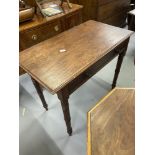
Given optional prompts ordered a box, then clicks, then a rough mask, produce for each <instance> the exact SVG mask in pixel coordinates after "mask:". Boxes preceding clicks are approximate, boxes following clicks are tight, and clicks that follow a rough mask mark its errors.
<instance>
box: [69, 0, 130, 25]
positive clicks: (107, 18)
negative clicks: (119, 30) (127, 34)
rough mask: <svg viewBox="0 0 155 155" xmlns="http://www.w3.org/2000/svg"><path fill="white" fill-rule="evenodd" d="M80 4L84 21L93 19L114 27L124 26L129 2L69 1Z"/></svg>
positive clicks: (106, 0) (119, 0) (125, 0)
mask: <svg viewBox="0 0 155 155" xmlns="http://www.w3.org/2000/svg"><path fill="white" fill-rule="evenodd" d="M70 1H71V2H73V3H77V4H81V5H83V6H84V8H83V19H84V21H86V20H89V19H93V20H97V21H100V22H104V23H107V24H110V25H114V26H120V27H123V26H124V25H125V24H126V17H127V12H128V11H129V8H130V0H70Z"/></svg>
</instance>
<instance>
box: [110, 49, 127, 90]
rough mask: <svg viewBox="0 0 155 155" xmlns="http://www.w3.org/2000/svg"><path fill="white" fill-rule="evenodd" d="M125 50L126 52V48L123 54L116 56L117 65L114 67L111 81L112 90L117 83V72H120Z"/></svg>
mask: <svg viewBox="0 0 155 155" xmlns="http://www.w3.org/2000/svg"><path fill="white" fill-rule="evenodd" d="M126 50H127V47H126V48H125V50H123V52H121V53H120V54H119V56H118V60H117V65H116V69H115V75H114V79H113V83H112V89H113V88H114V87H116V83H117V79H118V75H119V72H120V69H121V65H122V62H123V58H124V56H125V54H126Z"/></svg>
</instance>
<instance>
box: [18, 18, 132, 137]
mask: <svg viewBox="0 0 155 155" xmlns="http://www.w3.org/2000/svg"><path fill="white" fill-rule="evenodd" d="M132 33H133V32H132V31H129V30H125V29H121V28H117V27H114V26H110V25H107V24H103V23H100V22H96V21H92V20H90V21H87V22H85V23H82V24H80V25H79V26H75V27H73V28H71V29H70V30H67V31H65V32H63V33H61V34H59V35H57V36H54V37H52V38H50V39H48V40H45V41H43V42H41V43H39V44H36V45H34V46H32V47H30V48H28V49H26V50H24V51H22V52H20V67H22V68H23V69H24V70H25V71H26V72H27V73H28V74H29V75H30V76H31V77H32V81H33V83H34V86H35V87H36V90H37V92H38V94H39V96H40V98H41V100H42V103H43V106H44V108H45V109H46V110H48V107H47V104H46V101H45V99H44V96H43V91H42V89H41V88H42V87H44V88H46V89H47V90H49V91H50V92H51V93H52V94H55V93H56V94H57V96H58V98H59V99H60V101H61V106H62V110H63V114H64V119H65V122H66V126H67V132H68V134H69V135H71V134H72V127H71V118H70V111H69V103H68V99H69V96H70V95H71V94H72V93H73V92H74V91H75V90H76V89H77V88H79V87H80V86H81V85H82V84H84V83H85V82H86V81H87V80H88V79H90V78H91V77H92V76H93V75H94V74H95V73H97V72H98V71H99V70H100V69H101V68H103V67H104V66H105V65H106V64H107V63H108V62H110V61H111V60H112V59H114V58H115V57H116V56H118V55H119V56H118V62H117V66H116V70H115V75H114V79H113V84H112V88H114V87H115V86H116V81H117V78H118V74H119V72H120V68H121V64H122V62H123V57H124V55H125V53H126V50H127V46H128V42H129V38H130V35H131V34H132ZM62 51H63V52H62ZM40 86H42V87H40Z"/></svg>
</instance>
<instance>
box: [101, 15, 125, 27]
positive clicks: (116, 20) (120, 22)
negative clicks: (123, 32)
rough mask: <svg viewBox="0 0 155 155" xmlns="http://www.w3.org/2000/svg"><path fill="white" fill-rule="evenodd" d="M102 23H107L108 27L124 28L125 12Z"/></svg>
mask: <svg viewBox="0 0 155 155" xmlns="http://www.w3.org/2000/svg"><path fill="white" fill-rule="evenodd" d="M102 22H104V23H107V24H109V25H114V26H118V27H124V26H125V24H126V12H121V13H120V14H116V15H115V16H112V17H110V18H107V19H104V20H103V21H102Z"/></svg>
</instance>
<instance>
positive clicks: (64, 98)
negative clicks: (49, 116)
mask: <svg viewBox="0 0 155 155" xmlns="http://www.w3.org/2000/svg"><path fill="white" fill-rule="evenodd" d="M57 95H58V98H59V100H60V102H61V107H62V111H63V115H64V120H65V122H66V126H67V132H68V134H69V136H71V135H72V127H71V118H70V111H69V103H68V99H69V94H68V92H67V90H66V89H63V90H60V91H59V92H58V93H57Z"/></svg>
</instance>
